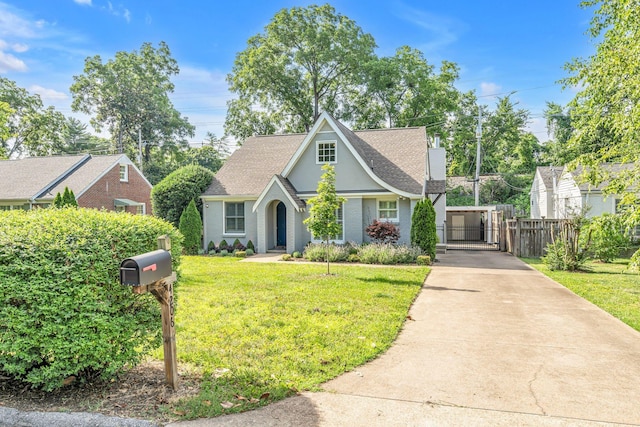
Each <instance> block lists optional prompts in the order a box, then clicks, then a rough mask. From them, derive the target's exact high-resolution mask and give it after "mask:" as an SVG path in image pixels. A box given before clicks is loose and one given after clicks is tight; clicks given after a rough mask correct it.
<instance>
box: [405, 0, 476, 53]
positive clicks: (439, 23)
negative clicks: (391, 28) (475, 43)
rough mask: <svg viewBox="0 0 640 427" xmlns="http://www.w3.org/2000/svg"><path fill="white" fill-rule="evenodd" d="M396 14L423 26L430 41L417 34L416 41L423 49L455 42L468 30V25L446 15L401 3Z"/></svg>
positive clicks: (427, 50) (433, 48) (437, 47)
mask: <svg viewBox="0 0 640 427" xmlns="http://www.w3.org/2000/svg"><path fill="white" fill-rule="evenodd" d="M399 6H400V7H399V9H398V11H397V12H396V16H398V17H399V18H401V19H403V20H405V21H407V22H410V23H411V24H413V25H415V26H417V27H420V28H422V29H423V30H425V32H426V33H427V34H428V41H425V42H422V41H421V40H420V37H419V34H416V39H415V43H416V44H417V45H419V46H420V48H421V50H423V51H426V52H429V51H433V50H438V49H440V48H443V47H446V46H448V45H451V44H453V43H455V42H456V41H457V40H458V37H459V34H460V33H462V32H464V31H466V27H467V26H466V25H465V24H464V23H462V22H460V21H458V20H455V19H452V18H450V17H447V16H444V15H438V14H435V13H431V12H428V11H424V10H420V9H416V8H413V7H409V6H407V5H404V4H401V3H400V4H399Z"/></svg>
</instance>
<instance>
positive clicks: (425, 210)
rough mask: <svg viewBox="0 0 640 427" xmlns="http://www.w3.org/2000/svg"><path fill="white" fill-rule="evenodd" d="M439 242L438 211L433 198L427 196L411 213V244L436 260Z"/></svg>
mask: <svg viewBox="0 0 640 427" xmlns="http://www.w3.org/2000/svg"><path fill="white" fill-rule="evenodd" d="M437 243H438V234H437V231H436V211H435V209H434V208H433V203H432V202H431V199H428V198H427V199H424V200H421V201H420V202H418V203H417V204H416V207H415V208H414V210H413V214H412V215H411V244H412V245H414V246H417V247H419V248H420V249H422V250H423V251H424V253H425V254H427V255H429V256H430V257H431V260H435V259H436V244H437Z"/></svg>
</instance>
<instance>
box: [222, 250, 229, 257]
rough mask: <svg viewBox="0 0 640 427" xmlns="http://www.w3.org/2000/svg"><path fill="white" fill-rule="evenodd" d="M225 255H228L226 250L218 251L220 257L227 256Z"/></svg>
mask: <svg viewBox="0 0 640 427" xmlns="http://www.w3.org/2000/svg"><path fill="white" fill-rule="evenodd" d="M227 255H229V251H228V250H226V249H222V250H221V251H220V256H227Z"/></svg>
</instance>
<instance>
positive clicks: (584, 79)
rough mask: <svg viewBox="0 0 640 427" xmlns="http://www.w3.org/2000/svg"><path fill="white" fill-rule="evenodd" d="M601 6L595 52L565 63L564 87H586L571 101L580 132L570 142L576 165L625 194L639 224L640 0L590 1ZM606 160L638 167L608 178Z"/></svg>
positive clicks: (609, 189)
mask: <svg viewBox="0 0 640 427" xmlns="http://www.w3.org/2000/svg"><path fill="white" fill-rule="evenodd" d="M581 6H582V7H585V8H587V7H596V9H595V11H594V16H593V19H592V20H591V28H590V30H589V35H590V36H591V38H592V39H593V40H595V41H596V42H597V43H598V44H597V49H596V52H595V54H593V55H592V56H590V57H588V58H578V59H574V60H573V61H572V62H570V63H569V64H567V65H566V69H567V71H568V72H569V74H570V75H569V77H567V78H566V79H564V81H563V82H564V85H565V87H578V88H581V89H580V91H579V92H578V93H577V95H576V96H575V98H574V99H573V101H572V102H571V104H570V107H571V109H572V110H571V113H572V114H571V119H572V124H573V126H574V129H575V131H574V132H573V134H572V136H571V140H570V143H571V144H572V146H573V147H574V148H575V149H576V151H577V152H578V153H579V154H580V156H579V157H578V159H577V162H576V163H581V164H583V165H585V166H588V168H586V169H585V170H589V171H591V173H590V177H589V179H590V180H591V181H594V182H600V181H605V180H609V182H608V184H607V185H606V187H605V189H604V191H605V192H607V193H610V194H624V196H625V197H624V200H623V202H624V203H625V204H627V205H628V206H629V212H630V221H631V222H632V223H636V224H637V223H640V201H639V200H638V197H637V195H636V194H635V193H634V192H631V191H628V189H629V188H636V189H637V188H639V187H640V150H638V141H640V73H638V59H637V58H640V4H639V3H638V2H637V1H636V0H588V1H583V2H582V3H581ZM604 162H621V163H629V164H632V165H634V166H633V167H631V168H629V169H628V170H627V171H625V172H623V173H621V174H619V175H617V176H607V174H606V169H604V168H601V167H599V165H600V164H602V163H604Z"/></svg>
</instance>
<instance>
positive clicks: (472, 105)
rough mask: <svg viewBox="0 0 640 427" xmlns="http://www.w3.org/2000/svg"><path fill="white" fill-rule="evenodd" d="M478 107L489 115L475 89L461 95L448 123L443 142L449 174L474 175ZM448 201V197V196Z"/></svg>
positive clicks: (483, 114)
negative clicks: (480, 103) (480, 102)
mask: <svg viewBox="0 0 640 427" xmlns="http://www.w3.org/2000/svg"><path fill="white" fill-rule="evenodd" d="M478 109H482V116H483V117H487V115H488V114H489V113H488V109H487V108H486V107H485V106H483V105H482V106H481V105H479V104H478V99H477V98H476V94H475V93H474V92H473V91H469V92H466V93H463V94H461V95H460V98H459V100H458V105H457V107H456V109H455V111H454V112H453V114H451V115H450V120H448V121H447V123H446V132H445V135H448V136H449V137H448V138H443V144H444V146H445V147H446V148H447V174H448V175H451V176H467V177H472V176H473V175H474V171H475V164H476V163H475V161H476V143H477V138H476V130H477V128H478ZM447 201H448V198H447Z"/></svg>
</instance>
